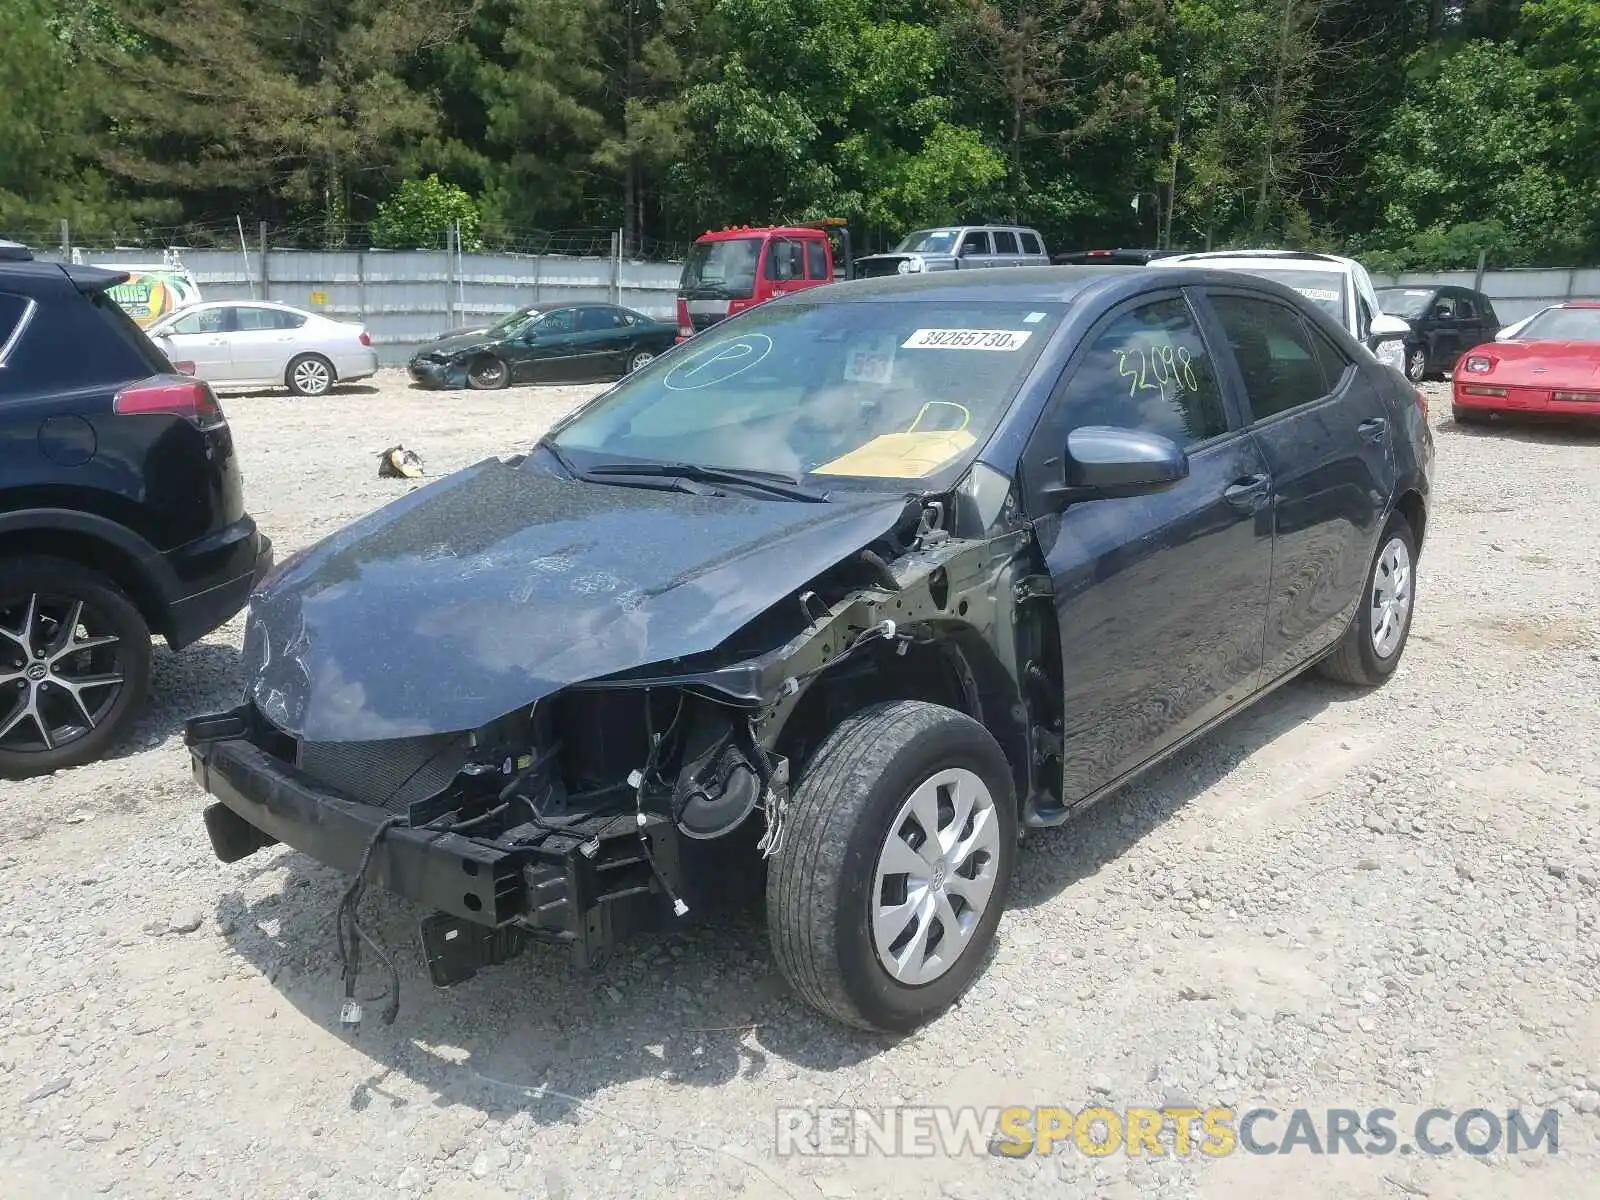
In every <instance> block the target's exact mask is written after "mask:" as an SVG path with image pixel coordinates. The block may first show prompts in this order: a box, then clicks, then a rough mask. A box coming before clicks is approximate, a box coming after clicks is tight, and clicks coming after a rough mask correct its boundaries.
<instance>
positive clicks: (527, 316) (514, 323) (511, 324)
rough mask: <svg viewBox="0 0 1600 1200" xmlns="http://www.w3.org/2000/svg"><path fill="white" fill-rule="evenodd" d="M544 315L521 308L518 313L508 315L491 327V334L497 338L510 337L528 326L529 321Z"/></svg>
mask: <svg viewBox="0 0 1600 1200" xmlns="http://www.w3.org/2000/svg"><path fill="white" fill-rule="evenodd" d="M542 315H543V314H542V313H540V312H538V311H537V310H535V309H532V308H519V309H517V311H516V312H514V313H507V314H506V315H505V316H503V317H501V318H500V319H499V320H498V321H496V322H495V323H494V324H493V325H491V326H489V332H490V333H492V334H493V335H494V336H495V337H510V336H511V335H512V334H513V333H515V332H516V331H517V330H519V329H521V328H522V327H523V326H524V325H526V324H528V322H529V321H531V320H536V319H537V318H539V317H540V316H542Z"/></svg>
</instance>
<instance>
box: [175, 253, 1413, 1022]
mask: <svg viewBox="0 0 1600 1200" xmlns="http://www.w3.org/2000/svg"><path fill="white" fill-rule="evenodd" d="M1432 462H1433V443H1432V440H1431V436H1430V434H1429V431H1428V424H1427V414H1426V411H1425V408H1424V405H1423V401H1422V398H1421V395H1420V393H1418V392H1416V391H1415V390H1414V389H1413V388H1411V387H1410V386H1409V385H1408V384H1407V382H1406V381H1405V379H1404V378H1403V377H1402V376H1401V375H1400V374H1399V373H1398V372H1396V371H1393V370H1391V369H1389V368H1387V367H1385V366H1383V365H1381V364H1380V363H1378V362H1377V360H1376V359H1374V358H1373V356H1372V355H1371V354H1369V353H1368V352H1367V351H1366V350H1364V349H1363V348H1362V347H1361V346H1360V345H1359V344H1358V343H1357V342H1356V341H1355V340H1354V339H1353V338H1352V337H1351V335H1350V334H1349V333H1348V332H1347V331H1346V330H1345V329H1344V328H1343V327H1342V326H1341V325H1340V324H1339V322H1338V321H1337V320H1335V319H1334V318H1333V317H1332V316H1330V315H1329V314H1327V313H1326V312H1324V311H1322V309H1320V308H1319V307H1318V306H1317V305H1315V304H1313V303H1311V302H1310V301H1308V300H1306V299H1305V298H1304V297H1302V296H1300V295H1298V294H1297V293H1296V292H1294V291H1292V290H1290V289H1289V288H1287V287H1284V286H1283V285H1282V284H1279V283H1275V282H1272V281H1270V280H1266V279H1262V278H1259V277H1256V276H1251V275H1246V274H1243V273H1241V272H1238V271H1215V270H1203V269H1199V268H1173V269H1170V270H1162V271H1151V270H1149V269H1146V268H1143V267H1105V268H1101V267H1043V268H1013V269H1003V270H986V271H970V272H969V271H959V272H950V273H948V274H945V273H939V274H928V275H915V276H903V277H893V278H885V279H873V280H860V281H855V282H849V283H841V284H836V285H832V286H829V287H826V288H817V289H814V290H812V291H808V292H804V293H800V294H797V295H794V296H789V297H785V298H782V299H778V300H773V301H771V302H769V303H766V304H763V305H761V306H759V307H757V308H753V309H751V310H749V311H748V312H746V313H743V314H741V315H739V316H737V317H733V318H730V319H728V320H726V321H724V322H721V323H720V324H717V325H715V326H713V327H712V328H710V329H708V330H706V331H705V332H703V333H701V334H699V335H697V336H696V337H695V338H694V339H693V340H692V341H690V342H686V343H684V344H683V345H682V346H680V347H678V348H677V349H676V350H674V351H673V352H672V353H671V354H668V355H666V356H665V357H663V358H662V359H660V360H659V361H657V362H653V363H651V364H649V365H648V366H646V367H645V368H644V369H643V370H641V371H639V372H637V373H636V374H634V375H632V376H631V377H629V378H628V379H625V380H624V381H623V382H621V383H620V384H618V385H617V386H616V387H614V388H612V389H610V390H609V391H607V392H606V393H605V394H603V395H601V396H599V397H597V398H596V399H594V400H593V401H591V402H590V403H589V404H587V405H585V406H584V407H582V408H580V409H579V410H577V411H576V412H575V413H573V414H572V415H571V416H569V417H568V418H567V419H566V420H565V421H563V422H562V423H561V424H560V425H558V426H557V427H556V428H555V429H553V430H552V431H551V432H550V433H548V434H546V435H545V437H544V438H542V439H541V440H540V441H539V443H538V444H537V445H536V446H535V447H533V448H532V449H530V451H529V452H528V453H527V454H525V455H519V456H515V457H506V458H491V459H488V460H486V461H484V462H482V463H479V464H478V465H476V466H474V467H470V468H467V469H466V470H463V471H460V472H458V473H456V474H454V475H451V476H449V477H447V478H445V479H441V480H439V481H437V482H435V483H432V484H429V485H428V486H426V487H423V488H419V489H417V490H416V491H413V492H411V493H410V494H408V495H407V496H405V497H404V498H403V499H399V500H396V501H395V502H394V503H393V504H391V505H390V506H388V507H387V508H384V509H380V510H378V511H377V512H374V513H372V514H370V515H369V516H367V517H365V518H363V519H362V520H361V521H359V522H357V523H356V524H354V525H352V526H350V527H349V528H347V529H344V530H342V531H340V532H339V533H336V534H334V535H333V536H332V537H330V538H329V539H327V540H326V541H324V542H323V543H321V544H320V545H317V546H315V547H312V548H310V549H309V550H307V551H306V552H304V553H303V554H302V555H300V556H297V557H296V559H295V560H294V561H292V562H290V563H288V564H287V565H286V566H285V567H284V568H283V570H282V571H281V572H280V573H279V574H278V576H277V577H276V578H275V579H273V580H272V581H271V582H270V583H269V584H267V585H266V586H264V587H263V588H262V589H261V590H260V591H258V592H257V593H256V595H255V597H254V598H253V600H252V603H251V609H250V619H249V622H248V624H247V627H246V633H245V650H244V656H245V670H246V672H247V678H248V684H247V691H246V695H247V698H246V700H245V702H244V703H243V704H242V705H240V706H239V707H238V708H236V709H234V710H232V711H230V712H226V713H220V714H217V715H215V716H211V717H204V718H199V719H197V720H195V721H191V722H190V724H189V729H188V734H187V736H188V742H189V746H190V749H191V753H192V755H193V758H194V771H195V776H196V778H197V779H198V780H199V781H200V783H201V785H202V786H203V787H205V789H206V790H207V791H209V792H210V793H211V794H212V795H213V796H214V797H215V798H216V802H215V803H214V804H213V805H212V806H211V807H210V808H209V809H208V810H207V817H206V821H207V825H208V827H209V831H210V834H211V839H212V845H213V847H214V850H215V852H216V854H217V855H218V857H220V858H221V859H222V860H223V861H227V862H231V861H233V860H235V859H238V858H242V857H244V856H245V855H248V854H251V853H253V852H254V851H255V850H257V849H258V848H260V847H261V846H262V845H265V844H270V843H271V842H273V841H282V842H286V843H287V844H289V845H290V846H293V847H295V848H297V849H299V850H301V851H303V852H305V853H307V854H309V855H311V856H312V857H314V858H316V859H318V860H320V861H322V862H324V863H328V864H330V865H332V866H334V867H336V868H338V869H340V870H343V871H347V872H351V873H354V874H356V875H357V876H358V879H357V881H356V884H355V885H353V886H354V887H355V888H356V889H357V890H356V891H355V892H353V893H352V894H353V895H355V896H356V898H357V899H359V886H360V882H361V877H364V875H365V874H366V872H367V870H368V869H369V868H370V870H371V872H372V877H373V878H374V879H375V880H379V881H382V883H383V884H384V885H386V886H388V887H390V888H392V889H394V890H395V891H397V892H399V893H400V894H402V895H404V896H407V897H409V898H410V899H411V900H412V901H414V902H416V903H417V904H419V905H421V906H422V907H423V908H424V910H425V911H428V912H430V913H431V914H432V915H430V916H428V917H427V918H426V919H425V921H424V922H423V928H422V944H423V947H424V951H425V954H426V957H427V959H428V963H429V968H430V970H431V972H432V974H433V978H434V980H435V981H436V982H438V983H440V984H449V983H455V982H459V981H461V980H464V979H466V978H468V977H469V976H471V975H472V974H473V973H474V972H475V971H477V970H478V969H480V968H482V967H484V966H487V965H489V964H491V963H495V962H498V961H500V960H502V959H503V958H505V957H508V956H509V955H511V954H513V953H515V952H517V951H518V950H519V949H520V948H521V947H522V945H523V944H524V943H525V942H527V941H529V940H530V939H536V940H540V941H545V942H549V943H551V944H555V945H561V946H566V947H569V948H570V949H571V950H572V952H573V953H574V955H575V956H576V957H577V959H578V961H580V962H584V963H592V962H594V961H597V960H598V959H600V958H602V957H604V956H605V955H606V954H607V953H608V952H609V950H610V949H611V947H612V945H613V943H614V942H615V940H616V939H618V938H620V937H622V936H625V935H626V934H627V933H628V932H631V931H636V930H641V929H649V928H651V927H652V926H660V925H662V924H669V925H670V924H671V923H673V922H677V921H680V920H684V919H689V920H699V919H701V918H702V917H704V916H705V915H707V914H710V913H713V912H715V911H717V907H718V905H719V904H721V903H723V902H725V901H728V900H730V899H733V900H737V899H747V898H749V897H750V896H751V895H752V893H753V892H759V891H760V890H761V889H763V888H764V889H765V893H766V920H767V923H768V928H769V931H770V934H771V942H772V950H773V955H774V958H775V959H776V961H777V963H778V965H779V966H780V967H781V968H782V969H783V971H784V972H785V973H786V975H787V976H788V978H789V979H790V980H791V981H792V982H793V984H794V988H795V991H796V992H797V993H798V995H799V996H801V997H802V998H804V999H805V1000H806V1001H807V1002H808V1003H810V1004H812V1005H814V1006H815V1007H816V1008H818V1009H820V1010H821V1011H823V1012H825V1013H828V1014H830V1015H831V1016H833V1017H835V1018H837V1019H839V1020H841V1021H844V1022H847V1023H850V1024H853V1025H856V1026H861V1027H864V1028H868V1029H877V1030H888V1031H905V1030H909V1029H911V1028H913V1027H915V1026H917V1025H919V1024H921V1023H922V1022H924V1021H927V1020H929V1019H930V1018H932V1017H934V1016H935V1015H937V1014H938V1013H939V1012H941V1011H942V1010H943V1009H944V1008H945V1007H946V1006H948V1005H949V1004H950V1003H951V1002H952V1001H954V999H955V998H956V997H957V996H958V995H960V993H961V992H962V989H963V988H965V987H966V985H967V984H968V983H969V982H971V980H972V979H973V978H974V977H975V976H976V975H977V973H978V972H979V971H980V970H981V968H982V964H983V963H984V961H985V958H986V955H987V953H988V950H989V947H990V943H991V942H992V941H993V939H994V936H995V931H996V927H997V925H998V923H999V920H1000V913H1001V909H1002V908H1003V906H1004V904H1005V898H1006V894H1007V890H1008V887H1009V885H1010V883H1011V879H1012V875H1013V871H1014V868H1015V864H1016V861H1017V854H1018V847H1019V843H1020V842H1021V841H1022V839H1023V837H1024V835H1025V834H1026V832H1027V831H1029V830H1034V829H1040V828H1044V827H1047V826H1052V825H1057V824H1060V823H1061V822H1063V821H1066V820H1068V819H1070V818H1072V817H1074V816H1075V815H1077V814H1078V813H1080V812H1082V811H1083V810H1084V809H1085V808H1087V807H1088V806H1089V805H1091V804H1093V803H1094V802H1095V801H1096V800H1098V799H1100V798H1101V797H1102V796H1105V795H1107V794H1109V793H1111V792H1112V791H1114V790H1115V789H1117V788H1118V787H1121V786H1122V785H1123V784H1125V783H1127V782H1128V781H1129V780H1131V779H1133V778H1135V777H1136V776H1137V775H1138V774H1139V773H1140V772H1141V771H1144V770H1146V769H1148V768H1149V767H1150V766H1151V765H1152V764H1153V763H1156V762H1159V761H1160V760H1161V759H1162V758H1163V757H1165V756H1167V755H1169V754H1171V753H1173V752H1174V751H1176V750H1178V749H1179V748H1181V747H1183V746H1184V745H1186V744H1187V743H1188V742H1190V741H1191V740H1192V739H1194V738H1196V737H1198V736H1199V735H1200V734H1201V733H1203V732H1204V731H1206V730H1208V729H1211V728H1213V727H1215V726H1216V725H1218V724H1219V723H1220V722H1223V721H1225V720H1226V719H1228V718H1229V717H1230V716H1231V715H1232V714H1234V713H1237V712H1239V711H1240V710H1242V709H1243V708H1245V707H1246V706H1248V705H1249V704H1251V703H1252V702H1253V701H1255V700H1256V699H1258V698H1259V697H1261V696H1263V695H1265V694H1267V693H1268V692H1270V691H1271V690H1272V689H1274V688H1276V687H1278V686H1279V685H1280V684H1282V683H1284V682H1285V681H1287V680H1290V679H1292V678H1294V677H1295V676H1296V675H1298V674H1299V673H1300V672H1302V671H1304V670H1306V669H1307V668H1309V667H1313V666H1315V667H1317V668H1318V669H1319V670H1321V671H1322V672H1323V673H1325V674H1326V675H1328V676H1330V677H1332V678H1333V679H1336V680H1339V681H1341V682H1343V683H1346V684H1351V685H1356V686H1367V687H1370V686H1374V685H1378V684H1381V683H1382V682H1383V681H1384V680H1386V679H1387V678H1388V677H1389V676H1390V675H1391V674H1392V673H1393V672H1394V670H1395V669H1396V667H1397V666H1398V664H1399V662H1400V659H1401V655H1402V654H1403V653H1404V650H1405V645H1406V638H1407V634H1408V632H1409V630H1410V628H1411V616H1412V605H1413V601H1414V599H1415V597H1416V595H1417V592H1416V570H1417V563H1418V555H1419V552H1420V551H1421V548H1422V546H1423V539H1424V535H1425V534H1426V531H1427V524H1428V521H1427V514H1428V497H1429V475H1430V470H1431V466H1432ZM397 647H398V648H400V649H398V650H397ZM1396 719H1397V720H1403V719H1404V714H1398V715H1397V716H1396ZM354 904H355V901H351V904H350V909H351V912H350V913H349V914H348V916H349V922H348V923H350V924H351V925H353V923H354V911H353V910H354ZM358 932H359V931H357V930H355V929H353V928H352V929H346V930H345V931H344V933H345V936H344V940H343V944H344V945H345V946H346V947H350V946H353V945H355V944H356V943H357V942H358V941H359V940H360V939H359V938H358V937H357V936H356V935H357V933H358ZM348 952H349V953H351V954H355V953H356V951H354V950H349V951H348ZM347 964H348V967H349V969H348V971H347V975H346V989H347V994H352V993H353V989H354V986H355V965H354V963H353V962H350V961H349V960H347ZM391 1013H392V1010H391Z"/></svg>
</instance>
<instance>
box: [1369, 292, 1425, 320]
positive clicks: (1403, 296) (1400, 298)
mask: <svg viewBox="0 0 1600 1200" xmlns="http://www.w3.org/2000/svg"><path fill="white" fill-rule="evenodd" d="M1432 299H1433V289H1432V288H1379V289H1378V307H1379V308H1381V309H1383V311H1384V312H1386V313H1388V314H1389V315H1390V316H1391V317H1404V318H1405V319H1406V320H1408V321H1409V320H1412V319H1413V318H1416V317H1420V316H1421V315H1422V314H1423V313H1424V312H1425V311H1427V308H1428V301H1429V300H1432Z"/></svg>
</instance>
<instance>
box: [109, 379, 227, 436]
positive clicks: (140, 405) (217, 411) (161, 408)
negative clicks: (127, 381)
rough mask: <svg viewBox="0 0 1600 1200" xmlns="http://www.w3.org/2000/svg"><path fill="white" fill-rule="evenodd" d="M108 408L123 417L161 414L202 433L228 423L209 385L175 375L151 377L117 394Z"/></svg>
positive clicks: (198, 380)
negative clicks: (183, 421)
mask: <svg viewBox="0 0 1600 1200" xmlns="http://www.w3.org/2000/svg"><path fill="white" fill-rule="evenodd" d="M111 407H112V410H113V411H114V412H117V413H121V414H123V415H124V416H133V415H137V414H140V413H161V414H166V415H169V416H175V417H183V418H184V419H185V420H189V421H193V422H194V423H195V424H196V425H197V426H199V427H200V428H201V429H216V428H218V427H219V426H222V425H226V424H227V423H228V419H227V418H226V417H225V416H223V414H222V405H220V404H218V403H217V395H216V393H215V392H213V391H212V390H211V385H210V384H209V383H206V382H205V381H203V380H200V379H187V378H183V377H181V376H178V375H152V376H151V377H150V378H149V379H141V380H140V381H139V382H138V383H135V384H131V385H130V386H128V387H125V388H123V389H122V390H121V391H120V392H118V393H117V394H116V396H115V398H114V399H113V400H112V402H111Z"/></svg>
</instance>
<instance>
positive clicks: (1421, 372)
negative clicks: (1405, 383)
mask: <svg viewBox="0 0 1600 1200" xmlns="http://www.w3.org/2000/svg"><path fill="white" fill-rule="evenodd" d="M1427 377H1428V352H1427V351H1426V350H1424V349H1423V348H1422V347H1421V346H1414V347H1413V348H1411V349H1410V350H1407V351H1406V378H1407V379H1409V380H1411V382H1412V383H1421V382H1422V381H1423V380H1424V379H1426V378H1427Z"/></svg>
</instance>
